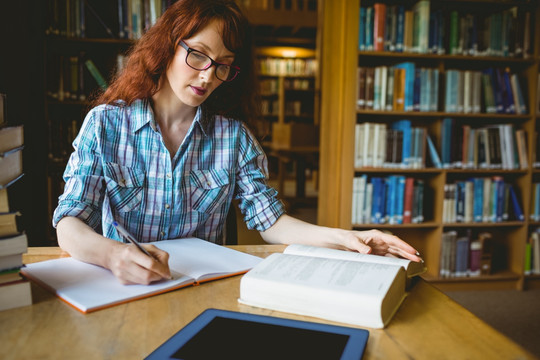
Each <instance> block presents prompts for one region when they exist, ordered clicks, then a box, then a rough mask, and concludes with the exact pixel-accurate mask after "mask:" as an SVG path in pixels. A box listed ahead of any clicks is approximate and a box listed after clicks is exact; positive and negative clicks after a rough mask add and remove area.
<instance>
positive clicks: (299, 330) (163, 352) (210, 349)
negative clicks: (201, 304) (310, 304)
mask: <svg viewBox="0 0 540 360" xmlns="http://www.w3.org/2000/svg"><path fill="white" fill-rule="evenodd" d="M368 337H369V332H368V331H367V330H365V329H358V328H351V327H346V326H337V325H330V324H322V323H316V322H309V321H300V320H292V319H284V318H279V317H273V316H266V315H256V314H249V313H242V312H236V311H228V310H219V309H206V310H205V311H203V312H202V313H201V314H200V315H199V316H197V317H196V318H195V319H193V320H192V321H191V322H190V323H189V324H187V325H186V326H184V327H183V328H182V329H180V330H179V331H178V332H177V333H176V334H174V335H173V336H172V337H170V338H169V339H168V340H166V341H165V342H164V343H163V344H162V345H161V346H159V347H158V348H157V349H155V350H154V351H153V352H152V353H151V354H150V355H148V356H147V357H146V359H148V360H155V359H160V360H162V359H175V360H180V359H183V360H200V359H235V360H242V359H249V360H252V359H257V360H259V359H272V360H285V359H291V360H298V359H310V360H315V359H324V360H334V359H336V360H338V359H341V360H349V359H354V360H358V359H360V358H362V356H363V354H364V350H365V348H366V344H367V341H368Z"/></svg>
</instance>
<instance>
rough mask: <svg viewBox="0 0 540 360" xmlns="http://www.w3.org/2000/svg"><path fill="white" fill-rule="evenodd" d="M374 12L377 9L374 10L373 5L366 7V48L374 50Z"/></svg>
mask: <svg viewBox="0 0 540 360" xmlns="http://www.w3.org/2000/svg"><path fill="white" fill-rule="evenodd" d="M374 14H375V11H374V10H373V6H368V7H367V8H366V21H365V25H366V34H365V39H366V40H365V45H366V50H369V51H372V50H373V20H374Z"/></svg>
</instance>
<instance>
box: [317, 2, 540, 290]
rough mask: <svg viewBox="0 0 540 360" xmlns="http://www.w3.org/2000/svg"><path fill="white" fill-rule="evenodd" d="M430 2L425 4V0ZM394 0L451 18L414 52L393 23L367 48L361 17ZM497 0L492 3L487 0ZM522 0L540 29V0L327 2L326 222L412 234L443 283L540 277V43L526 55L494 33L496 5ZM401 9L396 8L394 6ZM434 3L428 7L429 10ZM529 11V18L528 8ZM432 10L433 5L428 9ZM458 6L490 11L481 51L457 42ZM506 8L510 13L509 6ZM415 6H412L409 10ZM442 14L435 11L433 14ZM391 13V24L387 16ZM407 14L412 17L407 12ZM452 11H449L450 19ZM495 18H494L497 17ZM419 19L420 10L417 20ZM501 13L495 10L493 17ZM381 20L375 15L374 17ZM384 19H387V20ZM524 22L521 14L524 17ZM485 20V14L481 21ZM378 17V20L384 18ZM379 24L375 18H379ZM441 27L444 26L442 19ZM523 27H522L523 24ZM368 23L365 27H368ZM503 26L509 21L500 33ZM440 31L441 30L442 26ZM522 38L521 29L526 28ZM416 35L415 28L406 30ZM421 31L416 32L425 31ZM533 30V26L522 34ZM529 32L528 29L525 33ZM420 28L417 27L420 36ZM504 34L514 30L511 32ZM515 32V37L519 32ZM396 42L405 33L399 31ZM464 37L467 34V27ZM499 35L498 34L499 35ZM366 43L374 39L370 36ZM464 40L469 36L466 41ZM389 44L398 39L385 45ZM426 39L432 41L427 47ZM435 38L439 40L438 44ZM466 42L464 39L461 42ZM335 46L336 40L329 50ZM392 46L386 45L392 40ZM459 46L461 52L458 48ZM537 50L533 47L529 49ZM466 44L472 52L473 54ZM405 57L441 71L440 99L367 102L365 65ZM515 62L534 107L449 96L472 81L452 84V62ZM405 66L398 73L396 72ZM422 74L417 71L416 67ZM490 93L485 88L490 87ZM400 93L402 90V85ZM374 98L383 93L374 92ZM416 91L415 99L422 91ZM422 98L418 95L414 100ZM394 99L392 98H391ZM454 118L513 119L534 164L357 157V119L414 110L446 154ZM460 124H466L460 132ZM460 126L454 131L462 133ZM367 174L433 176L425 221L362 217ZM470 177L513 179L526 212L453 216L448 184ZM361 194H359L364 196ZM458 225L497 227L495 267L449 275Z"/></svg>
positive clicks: (376, 119) (474, 66) (527, 282)
mask: <svg viewBox="0 0 540 360" xmlns="http://www.w3.org/2000/svg"><path fill="white" fill-rule="evenodd" d="M420 3H422V4H421V5H419V4H420ZM376 4H377V6H379V4H385V5H386V6H387V9H390V8H392V9H395V7H394V6H395V5H402V4H403V5H404V9H405V10H410V11H411V12H413V11H417V12H418V13H419V14H420V15H419V16H424V18H425V13H426V12H425V9H424V10H421V8H422V7H425V6H426V4H427V5H428V6H431V8H430V9H431V13H432V14H438V15H437V16H440V17H439V18H437V19H439V20H437V21H439V23H443V24H446V25H445V26H446V27H444V32H443V34H447V35H446V37H445V36H444V35H443V36H442V37H440V40H441V41H440V42H439V43H438V44H439V45H438V47H437V42H436V41H435V42H433V43H432V42H429V41H428V39H429V36H424V38H423V39H424V40H422V37H421V36H420V37H417V38H418V40H415V42H414V47H411V46H412V44H413V42H412V40H406V41H404V44H405V45H404V46H406V47H405V49H406V51H405V52H396V46H394V47H391V46H389V44H392V41H390V43H385V41H387V40H388V39H387V34H385V33H383V34H384V35H383V36H382V39H383V40H382V45H380V46H382V47H380V48H377V49H376V48H374V47H373V48H366V47H365V46H364V47H363V48H362V50H360V44H362V39H364V38H363V36H366V35H365V33H364V34H362V31H365V28H364V30H362V29H361V28H360V27H359V23H360V18H361V11H360V10H361V8H364V7H365V8H367V7H375V5H376ZM487 5H489V11H486V6H487ZM514 7H515V8H516V10H517V11H516V14H518V19H521V20H523V21H522V22H521V23H526V24H530V30H531V31H530V36H532V38H534V39H537V38H538V36H540V32H539V29H540V28H539V24H538V22H536V23H535V21H534V19H538V15H539V14H540V13H539V11H540V5H539V4H538V3H537V2H536V1H459V2H454V1H437V2H434V1H431V2H429V1H428V2H419V1H408V2H405V3H401V2H395V1H381V2H375V1H361V2H360V3H358V2H350V1H345V0H343V1H332V2H325V3H324V5H323V11H322V13H323V14H324V18H323V20H322V21H323V34H322V47H323V48H324V49H325V51H323V53H322V58H321V66H322V69H321V83H322V87H321V117H320V126H321V134H324V136H322V137H321V145H320V151H321V161H320V171H321V177H320V196H319V211H318V222H319V224H321V225H326V226H336V227H342V228H349V229H359V230H363V229H371V228H379V229H381V230H385V231H390V232H392V233H394V234H396V235H398V236H400V237H401V238H403V239H405V240H406V241H408V242H410V243H411V244H412V245H413V246H415V247H416V248H417V249H419V251H420V252H421V253H422V255H423V257H424V260H425V261H426V265H427V267H428V272H427V274H426V275H425V278H426V279H427V280H428V281H430V282H432V283H433V284H435V285H436V286H438V287H440V288H442V289H445V290H457V289H501V288H514V289H524V288H529V287H537V286H538V285H540V281H539V279H540V277H539V276H537V275H531V276H526V275H525V274H524V265H525V263H524V259H525V247H526V243H527V239H528V237H529V236H530V233H531V231H533V229H535V228H536V227H537V226H536V225H537V224H538V223H537V222H532V221H531V220H530V219H529V214H530V211H531V204H530V196H529V194H531V190H532V184H533V182H534V181H539V179H540V177H539V175H538V170H535V169H533V166H532V161H531V159H533V156H534V155H535V154H534V152H535V149H534V146H533V143H534V141H533V139H534V137H533V134H534V132H535V131H538V124H537V123H538V116H537V110H536V109H537V108H538V105H537V103H536V101H537V100H536V99H537V95H536V92H537V86H538V84H537V80H536V79H537V78H538V71H539V70H538V66H539V65H538V64H539V58H538V51H539V50H538V44H536V43H535V42H534V41H530V42H529V43H530V50H527V45H526V43H527V42H526V41H524V42H523V44H521V45H520V46H519V47H520V48H521V53H519V56H516V57H509V56H503V55H506V54H505V52H504V51H505V50H504V49H506V48H505V47H504V46H503V44H504V43H505V41H504V40H503V41H502V42H499V43H497V44H495V42H494V41H495V40H493V39H494V38H493V37H490V36H489V34H490V32H489V31H488V29H490V28H488V27H487V25H486V24H488V23H489V22H490V21H492V19H491V18H490V17H489V16H488V15H493V14H496V15H497V16H494V18H497V19H499V18H500V19H501V21H502V19H503V18H505V17H506V20H505V21H509V20H508V18H509V17H510V15H509V14H513V13H511V12H510V11H509V10H510V9H512V8H514ZM391 11H394V10H391ZM429 13H430V11H429V10H428V11H427V14H429ZM526 13H528V15H527V16H528V20H527V21H525V17H524V16H525V15H524V14H526ZM422 14H423V15H422ZM455 14H458V15H459V16H458V19H464V20H460V22H458V23H459V24H460V26H467V24H469V25H468V26H470V22H469V23H468V22H467V21H470V20H469V16H468V15H467V14H475V16H476V19H483V20H482V22H481V26H480V25H478V26H479V28H481V29H485V30H483V32H482V34H485V36H483V37H482V39H483V41H482V42H481V43H480V45H479V46H478V47H474V49H475V51H476V52H475V55H474V56H473V55H471V54H470V53H469V50H467V49H469V48H468V47H466V46H465V47H464V46H461V50H459V51H457V50H453V49H454V48H455V47H456V46H455V45H452V44H454V43H455V42H454V40H453V39H452V40H451V39H450V35H451V34H452V31H451V30H450V29H451V28H450V22H451V21H454V20H453V19H452V16H455ZM499 14H500V16H499ZM406 16H411V15H406ZM433 17H434V15H432V21H431V23H433V22H435V23H437V21H433ZM384 19H385V20H384V21H383V22H384V23H385V25H387V26H390V25H388V23H387V22H386V21H387V18H386V17H385V18H384ZM405 19H406V17H405ZM427 19H428V20H426V21H427V23H426V21H424V24H423V25H422V22H420V25H419V26H420V27H422V26H424V25H425V26H426V28H427V29H429V26H430V20H429V17H428V18H427ZM440 19H442V21H441V20H440ZM487 19H489V20H487ZM408 21H410V20H408ZM493 21H494V20H493ZM528 21H530V22H528ZM374 22H375V21H374ZM380 23H381V22H380V21H379V24H380ZM517 23H518V22H514V24H517ZM479 24H480V22H479ZM374 25H375V24H374ZM373 28H375V26H374V27H373ZM434 29H437V27H434ZM514 29H517V25H516V27H514ZM359 30H360V31H359ZM500 33H501V32H500V31H499V34H500ZM427 34H431V38H432V39H433V38H436V36H435V35H433V34H434V33H433V32H431V33H429V32H428V33H427ZM511 34H513V35H512V36H513V37H512V38H515V39H517V38H518V37H517V36H518V35H515V34H517V32H513V33H511ZM411 36H412V35H411V34H410V33H409V34H407V32H406V31H405V34H404V38H405V39H407V38H410V37H411ZM415 36H416V35H415ZM522 36H523V37H524V36H525V35H522ZM523 37H521V38H523ZM413 38H414V36H413ZM503 38H504V36H503ZM506 38H508V39H510V35H508V36H507V37H506ZM393 39H394V40H393V41H394V44H395V42H396V40H395V38H393ZM458 40H459V37H458ZM489 41H491V42H489ZM364 44H365V42H364ZM458 44H463V43H459V42H458ZM506 44H508V45H509V49H510V51H515V52H519V51H517V50H515V48H516V46H514V45H516V44H515V43H513V42H512V41H510V40H508V41H507V42H506ZM384 45H387V46H388V47H386V48H385V47H384ZM422 46H424V48H423V49H420V48H418V47H422ZM432 47H433V49H432ZM458 47H459V46H458ZM328 49H331V51H329V50H328ZM385 49H386V50H385ZM456 52H459V53H456ZM524 52H525V53H527V56H523V53H524ZM464 53H466V54H464ZM402 63H412V64H414V66H415V68H416V69H420V68H427V69H434V70H437V71H438V74H439V75H438V82H439V85H438V93H435V95H434V97H435V99H436V105H435V107H434V108H430V107H429V106H428V107H427V108H423V109H414V108H413V110H412V111H407V108H406V105H407V103H406V102H405V104H403V107H399V106H396V105H395V103H394V102H392V103H390V104H392V105H393V106H391V107H384V106H383V108H382V109H381V108H380V107H379V108H377V109H375V108H371V107H368V108H366V107H364V108H358V98H359V92H358V83H359V76H358V75H359V74H358V68H359V67H372V68H376V67H380V66H386V67H388V68H392V69H395V67H396V65H398V64H402ZM489 68H493V69H497V68H500V69H509V71H510V73H509V74H516V77H517V78H518V79H519V81H520V85H521V89H522V91H523V93H524V99H525V100H524V101H525V105H526V107H527V111H526V112H524V113H519V112H518V113H492V112H491V109H490V110H489V111H488V109H487V106H486V102H485V101H484V100H483V98H482V100H481V103H480V104H479V105H480V109H479V110H478V111H476V112H472V111H468V112H465V111H464V110H461V111H459V110H457V107H456V108H451V107H450V108H449V107H447V106H446V105H447V104H448V103H449V100H448V99H447V98H446V95H447V94H452V93H455V94H456V96H459V94H460V93H461V92H463V91H464V88H463V87H458V88H457V89H458V91H457V92H456V91H455V89H456V88H454V91H452V90H448V91H447V89H446V86H447V83H448V82H449V81H450V80H448V76H449V75H448V74H450V73H451V71H450V70H458V72H462V73H465V72H466V71H471V72H472V71H479V72H482V71H484V70H486V69H489ZM394 74H395V73H394ZM415 74H416V73H415ZM481 94H482V95H484V94H485V91H484V90H482V92H481ZM394 96H395V94H394ZM372 100H373V99H372ZM413 100H414V99H413ZM415 103H416V102H415V101H413V105H414V104H415ZM387 104H388V103H387ZM446 118H451V119H454V121H455V122H456V123H457V124H458V125H459V127H460V129H461V127H462V126H463V125H468V126H470V127H471V128H473V129H479V128H482V127H487V126H492V125H503V124H511V125H512V127H513V129H515V130H524V131H525V133H526V134H527V148H526V154H527V157H528V160H529V162H528V164H527V165H526V166H525V167H519V166H518V167H516V168H512V169H502V168H496V167H488V168H483V167H480V166H477V167H472V168H468V167H459V166H442V167H441V168H437V167H435V166H434V164H433V163H432V162H431V161H430V159H429V158H430V157H429V153H428V152H426V153H425V155H424V156H425V157H426V158H428V160H427V161H424V162H423V163H422V166H420V167H419V168H407V167H404V166H401V165H398V166H393V167H389V168H388V167H385V166H378V167H365V166H362V165H360V166H355V164H354V160H355V147H356V145H357V141H356V136H355V129H356V125H357V124H364V123H368V122H369V123H373V124H384V125H386V128H387V129H390V128H391V127H392V124H394V123H396V122H398V121H400V120H404V119H406V120H409V121H410V124H411V125H412V127H419V128H425V129H426V131H427V133H428V134H429V136H430V137H431V138H432V140H433V142H434V145H435V148H436V149H437V151H438V154H439V156H442V154H441V150H442V146H443V144H442V143H443V137H444V135H445V134H447V130H445V129H444V127H443V123H444V119H446ZM458 134H459V133H458ZM456 139H457V136H456V137H454V138H451V139H450V143H451V142H457V141H458V140H456ZM361 175H366V176H367V177H368V179H371V178H374V177H380V178H388V177H390V176H394V175H397V176H402V177H410V178H413V179H414V180H415V181H421V182H422V183H423V185H424V201H423V207H424V209H423V216H424V218H423V221H421V222H419V223H398V224H389V223H388V222H384V223H382V224H380V223H374V222H373V221H372V219H370V220H368V221H366V222H358V221H353V217H352V215H353V179H354V178H355V177H359V176H361ZM469 178H482V179H485V178H488V179H503V180H504V182H505V183H508V184H511V185H512V187H513V188H514V189H515V193H516V194H517V199H518V202H519V204H520V207H521V209H522V211H523V213H524V218H523V219H522V220H516V219H514V218H512V217H510V218H508V219H507V220H506V221H501V222H492V221H481V222H474V221H473V222H470V221H469V222H456V221H450V222H448V221H447V219H446V218H445V210H444V208H445V185H447V184H453V183H456V182H461V181H465V180H467V179H469ZM355 200H356V198H355ZM451 231H456V232H457V233H458V234H464V233H466V232H468V231H470V232H471V233H472V238H473V239H474V238H475V237H478V236H479V234H481V233H483V232H490V233H491V234H492V235H493V241H492V245H493V249H494V251H493V257H492V258H491V265H492V271H491V273H490V274H487V275H480V276H466V277H443V276H441V275H440V267H441V248H442V238H443V234H445V233H448V232H451Z"/></svg>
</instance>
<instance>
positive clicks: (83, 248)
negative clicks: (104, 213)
mask: <svg viewBox="0 0 540 360" xmlns="http://www.w3.org/2000/svg"><path fill="white" fill-rule="evenodd" d="M57 234H58V244H59V245H60V247H61V248H62V249H63V250H65V251H67V252H68V253H69V254H70V255H71V256H72V257H74V258H75V259H78V260H81V261H84V262H87V263H91V264H96V265H99V266H102V267H104V268H107V269H109V270H111V271H112V273H113V274H114V275H115V276H116V277H117V278H118V280H119V281H120V282H122V283H123V284H150V283H151V282H153V281H157V280H162V279H170V278H171V273H170V270H169V265H168V261H169V254H167V253H166V252H165V251H163V250H160V249H158V248H157V247H155V246H153V245H143V246H144V247H145V248H146V249H147V250H148V252H150V254H152V256H153V257H154V258H150V257H149V256H147V255H145V254H144V253H143V252H141V251H140V250H139V249H137V248H136V247H135V246H133V245H128V244H123V243H121V242H118V241H115V240H112V239H108V238H106V237H104V236H101V235H99V234H98V233H96V232H95V231H94V230H93V229H92V228H91V227H90V226H88V225H86V224H85V223H84V222H83V221H81V220H80V219H78V218H76V217H71V216H68V217H64V218H62V219H61V220H60V221H59V222H58V225H57Z"/></svg>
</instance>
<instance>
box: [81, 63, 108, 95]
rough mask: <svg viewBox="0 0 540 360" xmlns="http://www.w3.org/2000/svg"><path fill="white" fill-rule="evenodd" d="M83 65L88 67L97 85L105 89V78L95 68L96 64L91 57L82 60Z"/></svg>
mask: <svg viewBox="0 0 540 360" xmlns="http://www.w3.org/2000/svg"><path fill="white" fill-rule="evenodd" d="M84 65H86V68H87V69H88V71H89V72H90V74H92V77H93V78H94V80H95V81H96V82H97V84H98V85H99V87H100V88H102V89H103V90H105V89H107V86H108V85H107V81H106V80H105V78H104V77H103V75H102V74H101V72H100V71H99V69H98V68H97V66H96V64H94V62H93V61H92V59H86V61H85V62H84Z"/></svg>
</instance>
